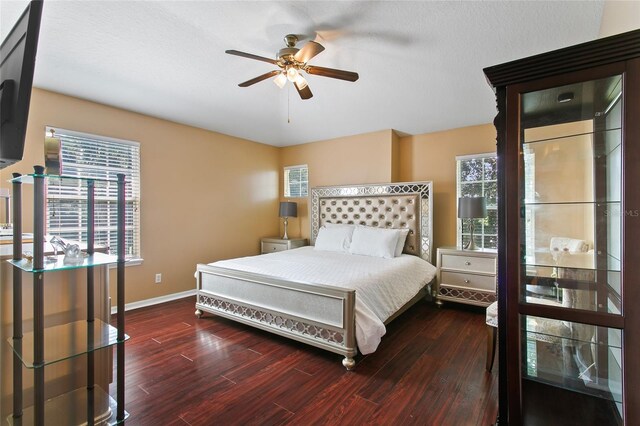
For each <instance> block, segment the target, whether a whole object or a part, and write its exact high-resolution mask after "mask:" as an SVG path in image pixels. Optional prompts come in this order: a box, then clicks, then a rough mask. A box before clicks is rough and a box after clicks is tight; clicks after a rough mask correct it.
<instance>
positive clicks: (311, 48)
mask: <svg viewBox="0 0 640 426" xmlns="http://www.w3.org/2000/svg"><path fill="white" fill-rule="evenodd" d="M323 50H324V47H323V46H322V45H321V44H320V43H316V42H315V41H310V42H308V43H307V44H305V45H304V46H302V49H300V50H298V53H296V54H295V55H293V58H294V59H295V60H296V61H298V62H302V63H305V64H306V63H307V62H309V59H311V58H313V57H314V56H316V55H317V54H318V53H320V52H322V51H323Z"/></svg>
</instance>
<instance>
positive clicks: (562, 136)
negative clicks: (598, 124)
mask: <svg viewBox="0 0 640 426" xmlns="http://www.w3.org/2000/svg"><path fill="white" fill-rule="evenodd" d="M556 128H560V130H559V131H556V132H555V133H554V134H553V135H552V136H549V135H547V136H542V137H529V138H525V140H524V141H523V143H524V144H536V143H541V142H543V143H544V142H551V141H563V140H569V139H572V138H581V137H593V136H594V135H598V136H604V135H611V134H614V133H615V134H619V133H621V132H622V127H621V126H620V125H619V124H617V125H616V126H615V127H612V128H609V129H597V130H585V131H566V132H563V131H562V128H561V126H557V127H556ZM531 130H537V129H535V128H534V129H526V130H525V132H527V131H531Z"/></svg>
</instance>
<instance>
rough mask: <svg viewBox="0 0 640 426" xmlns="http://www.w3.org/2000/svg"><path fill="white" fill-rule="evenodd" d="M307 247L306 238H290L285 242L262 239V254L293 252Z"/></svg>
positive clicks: (280, 239) (274, 239)
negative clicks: (292, 250)
mask: <svg viewBox="0 0 640 426" xmlns="http://www.w3.org/2000/svg"><path fill="white" fill-rule="evenodd" d="M306 245H307V239H306V238H289V239H288V240H284V239H282V238H277V237H275V238H262V239H260V253H261V254H267V253H275V252H277V251H284V250H291V249H294V248H298V247H303V246H306Z"/></svg>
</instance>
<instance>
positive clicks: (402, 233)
mask: <svg viewBox="0 0 640 426" xmlns="http://www.w3.org/2000/svg"><path fill="white" fill-rule="evenodd" d="M397 231H398V242H397V243H396V251H395V253H394V255H395V257H398V256H400V255H401V254H402V249H403V248H404V242H405V241H406V240H407V235H409V230H408V229H398V230H397Z"/></svg>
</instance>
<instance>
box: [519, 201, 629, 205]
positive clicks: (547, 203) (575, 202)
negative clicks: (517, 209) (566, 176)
mask: <svg viewBox="0 0 640 426" xmlns="http://www.w3.org/2000/svg"><path fill="white" fill-rule="evenodd" d="M522 204H523V205H525V206H556V205H558V206H566V205H585V204H587V205H600V204H602V205H605V206H606V205H616V204H620V200H598V201H593V200H591V201H527V200H524V201H523V202H522Z"/></svg>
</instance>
